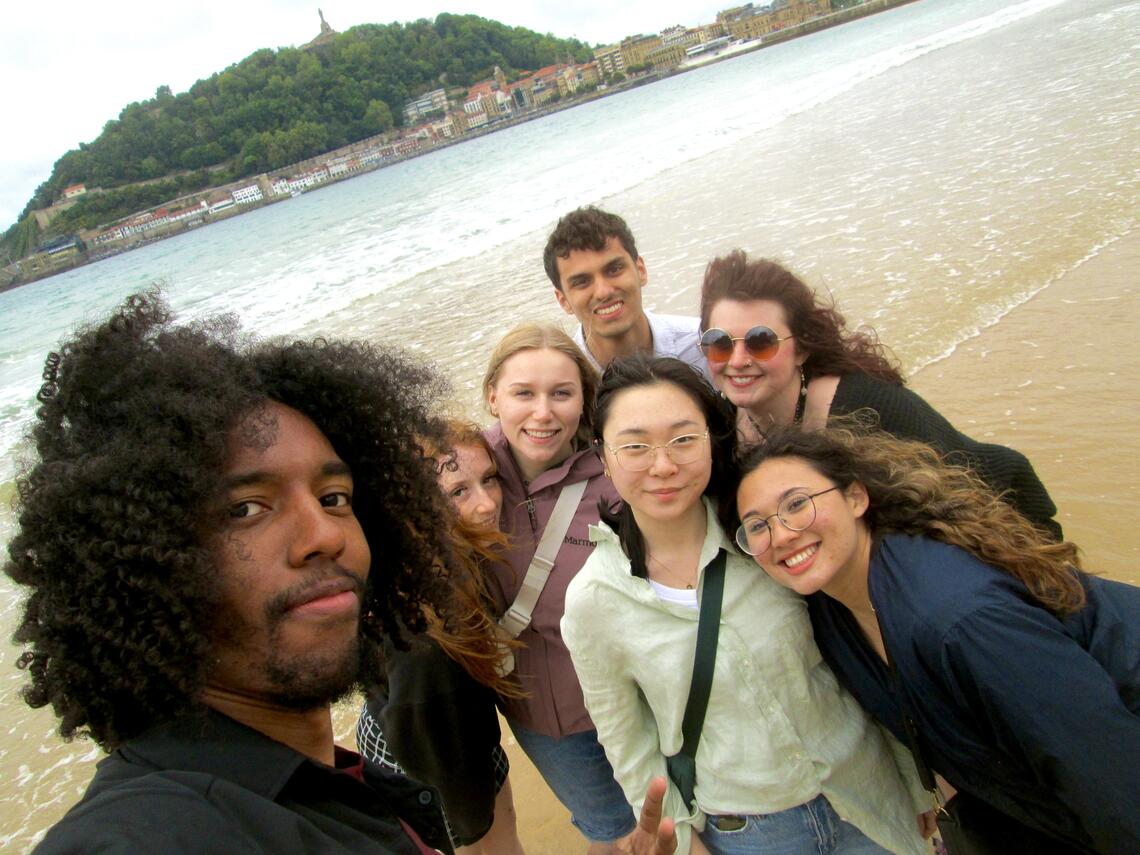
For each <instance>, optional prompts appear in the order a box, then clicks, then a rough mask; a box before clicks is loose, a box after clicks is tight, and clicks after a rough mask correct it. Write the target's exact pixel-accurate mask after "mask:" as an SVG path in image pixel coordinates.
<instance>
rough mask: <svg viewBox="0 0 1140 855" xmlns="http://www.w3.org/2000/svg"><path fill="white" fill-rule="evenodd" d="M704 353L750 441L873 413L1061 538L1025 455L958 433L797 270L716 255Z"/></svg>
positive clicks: (708, 273)
mask: <svg viewBox="0 0 1140 855" xmlns="http://www.w3.org/2000/svg"><path fill="white" fill-rule="evenodd" d="M701 330H702V334H701V335H702V337H701V349H702V350H703V351H704V353H705V358H706V359H707V360H708V364H709V371H710V373H711V374H712V377H713V381H714V382H715V383H716V385H717V387H718V388H719V389H720V391H721V393H722V394H724V395H725V397H727V398H728V399H729V400H730V401H731V402H732V403H733V404H734V405H735V406H736V407H737V420H738V421H737V425H738V429H739V431H740V434H741V438H742V439H743V440H745V441H747V442H756V441H759V440H762V439H763V438H764V436H765V435H766V434H767V433H768V432H769V431H770V430H771V429H772V428H773V427H775V426H779V425H789V424H802V425H804V426H805V427H807V428H809V429H816V428H822V427H823V426H824V425H826V424H827V420H828V418H829V417H830V416H837V415H844V414H848V413H853V412H857V411H869V412H871V413H874V416H875V419H876V420H877V423H878V425H879V426H880V427H881V428H882V429H883V430H885V431H886V432H887V433H891V434H894V435H895V436H899V437H903V438H905V439H916V440H920V441H922V442H925V443H928V444H929V445H932V446H933V447H934V448H936V449H937V450H938V451H940V452H941V453H942V454H944V455H946V456H947V457H948V459H949V460H950V461H951V462H954V463H960V464H962V465H967V466H970V467H972V468H974V469H975V470H976V471H977V473H978V474H979V475H980V476H981V477H982V478H983V479H984V480H985V481H986V482H987V483H988V484H989V485H990V486H991V487H992V488H993V489H994V490H995V491H997V492H999V493H1003V494H1005V495H1006V496H1007V499H1008V501H1009V502H1010V503H1011V504H1012V505H1013V506H1014V507H1015V508H1017V509H1018V510H1019V511H1021V512H1022V513H1023V514H1025V516H1026V517H1028V518H1029V519H1030V520H1031V521H1033V522H1034V523H1035V524H1036V525H1038V526H1041V527H1042V528H1044V529H1045V530H1046V531H1047V532H1049V533H1050V534H1051V535H1052V536H1053V537H1055V538H1057V539H1060V538H1061V526H1060V524H1059V523H1058V522H1057V521H1056V520H1055V519H1054V516H1055V515H1056V513H1057V507H1056V505H1054V504H1053V500H1052V499H1051V498H1050V496H1049V493H1048V492H1047V491H1046V490H1045V486H1044V484H1042V483H1041V480H1040V478H1038V477H1037V473H1036V472H1035V471H1034V470H1033V466H1032V465H1031V464H1030V462H1029V461H1028V460H1027V459H1026V457H1025V455H1023V454H1021V453H1020V452H1018V451H1015V450H1014V449H1011V448H1008V447H1006V446H1003V445H995V444H992V443H982V442H978V441H976V440H974V439H971V438H970V437H968V436H966V435H965V434H963V433H961V432H960V431H958V430H957V429H955V427H954V426H953V425H952V424H951V423H950V422H949V421H947V420H946V418H944V417H943V416H942V415H941V414H940V413H939V412H938V411H937V410H935V409H934V408H933V407H932V406H930V404H928V403H927V402H926V401H925V400H923V399H922V398H921V397H919V396H918V395H917V394H915V393H914V392H913V391H911V390H910V389H908V388H907V387H906V381H905V379H904V378H903V376H902V374H900V373H899V370H898V368H897V367H896V366H895V365H893V364H892V362H891V361H890V360H889V359H888V358H887V355H886V350H885V348H884V347H883V345H882V344H881V343H880V342H879V341H878V338H877V337H876V336H875V334H874V333H873V332H869V331H862V330H860V331H850V330H848V329H846V326H845V321H844V319H843V316H842V315H841V314H839V312H838V311H836V309H835V306H834V305H833V304H830V303H823V302H820V300H819V299H818V297H817V295H816V294H815V293H814V292H813V291H812V290H811V289H809V288H808V287H807V285H805V284H804V283H803V282H802V281H801V280H800V279H799V277H797V276H796V275H795V274H794V273H792V272H791V271H789V270H787V269H786V268H784V267H782V266H781V265H779V264H777V263H776V262H775V261H771V260H768V259H763V258H761V259H756V260H752V261H750V260H749V259H748V257H747V255H746V254H745V253H744V252H743V251H742V250H734V251H733V252H731V253H729V254H728V255H726V256H723V257H721V258H714V259H713V260H712V261H711V262H709V265H708V267H707V268H706V270H705V277H704V282H703V284H702V285H701Z"/></svg>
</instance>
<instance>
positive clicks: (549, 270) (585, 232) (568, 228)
mask: <svg viewBox="0 0 1140 855" xmlns="http://www.w3.org/2000/svg"><path fill="white" fill-rule="evenodd" d="M610 238H617V239H618V242H619V243H620V244H621V245H622V248H623V249H624V250H625V251H626V252H628V253H629V257H630V258H631V259H633V260H634V261H637V244H636V243H634V240H633V232H631V231H630V230H629V226H628V225H626V222H625V220H623V219H622V218H621V217H619V216H618V215H617V214H611V213H609V212H608V211H603V210H602V209H601V208H595V207H594V206H593V205H587V206H586V207H584V208H578V209H577V210H574V211H571V212H570V213H569V214H567V215H566V216H564V217H563V218H562V219H560V220H559V221H558V225H556V226H555V227H554V231H552V232H551V233H550V237H549V238H547V240H546V249H544V250H543V252H542V264H543V266H544V267H545V268H546V275H547V276H549V277H550V281H551V282H553V283H554V287H555V288H557V289H558V290H559V291H561V290H562V282H561V280H560V279H559V278H558V259H560V258H569V257H570V253H571V252H573V251H575V250H581V249H585V250H591V251H593V252H600V251H601V250H603V249H605V248H606V243H607V242H608V241H609V239H610Z"/></svg>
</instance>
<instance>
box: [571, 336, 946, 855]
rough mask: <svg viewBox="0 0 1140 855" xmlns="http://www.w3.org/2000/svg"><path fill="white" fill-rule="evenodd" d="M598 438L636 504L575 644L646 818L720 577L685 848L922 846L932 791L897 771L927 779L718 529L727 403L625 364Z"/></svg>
mask: <svg viewBox="0 0 1140 855" xmlns="http://www.w3.org/2000/svg"><path fill="white" fill-rule="evenodd" d="M594 434H595V440H596V443H597V447H598V453H599V455H600V456H601V457H602V460H603V462H604V464H605V467H606V470H607V472H608V473H609V475H610V477H611V478H612V480H613V483H614V487H615V488H616V490H617V492H618V494H619V495H620V496H621V499H622V502H621V503H620V504H618V505H615V506H606V507H602V508H601V511H602V519H603V521H604V522H603V523H602V524H601V525H599V526H597V527H594V528H593V529H592V532H591V536H592V537H593V539H594V540H595V541H596V542H597V546H596V547H595V550H594V552H593V554H592V555H591V556H590V558H589V559H587V561H586V563H585V565H584V566H583V568H582V570H581V571H580V572H579V573H578V575H577V576H576V577H575V578H574V580H573V581H572V582H571V583H570V587H569V589H568V591H567V594H566V613H565V616H564V617H563V619H562V636H563V638H564V639H565V641H566V644H567V646H568V647H569V649H570V653H571V656H572V657H573V660H574V666H575V669H576V670H577V673H578V678H579V680H580V681H581V685H582V690H583V693H584V695H585V699H586V706H587V708H588V709H589V711H590V715H591V717H592V719H593V721H594V724H595V726H596V727H597V729H598V737H599V739H600V740H601V742H602V745H603V746H604V747H605V749H606V754H607V756H608V757H609V758H610V762H611V764H612V765H613V768H614V773H615V775H616V777H617V780H618V782H619V783H620V784H621V785H622V788H623V789H624V791H625V794H626V797H627V798H628V799H629V800H630V802H631V803H633V804H634V805H635V807H640V804H641V800H642V798H643V796H644V794H645V792H646V789H647V786H648V784H649V783H650V781H652V780H653V779H654V778H656V777H658V776H662V775H664V774H665V773H666V768H667V760H666V758H667V757H670V756H671V755H675V754H677V753H678V752H679V751H680V749H681V747H682V744H683V743H685V742H686V740H685V737H684V730H685V729H686V726H685V725H684V724H683V722H684V720H685V719H686V718H688V715H687V713H686V707H687V706H688V697H689V693H690V682H691V681H692V682H696V681H695V680H693V679H692V678H693V672H694V650H695V646H696V638H697V634H698V623H700V622H701V621H703V620H705V618H704V617H703V616H702V609H703V608H707V606H708V604H707V603H705V597H706V596H708V597H709V598H710V599H711V601H712V602H713V603H715V602H717V593H715V592H716V591H717V586H718V584H719V582H718V581H716V580H720V579H722V580H723V593H722V594H721V595H720V597H719V601H720V615H719V618H718V619H716V621H715V625H716V626H717V627H718V633H717V637H716V640H715V642H714V645H715V655H714V657H713V660H714V664H713V665H712V667H711V673H712V679H711V685H710V687H709V690H708V695H707V709H706V713H705V717H704V722H703V726H702V727H701V728H700V731H699V742H698V743H697V747H696V749H695V751H694V752H693V753H692V756H693V759H694V760H695V769H696V772H695V787H694V788H693V800H692V801H689V800H688V799H687V798H686V797H685V796H683V795H682V787H683V786H684V784H681V785H680V786H678V783H679V782H678V781H677V780H674V781H673V782H671V783H670V785H669V787H668V790H667V792H666V796H665V803H664V811H665V815H666V816H669V817H672V818H673V819H675V820H676V823H677V825H676V829H677V838H678V849H677V851H678V852H680V853H682V855H684V853H687V852H696V853H705V852H711V853H714V855H736V854H737V853H741V855H743V853H755V852H795V853H800V852H809V851H810V852H819V853H846V855H854V853H860V855H871V853H875V855H882V853H885V852H888V851H889V852H903V853H911V852H913V853H922V852H925V851H926V846H925V844H924V842H923V839H922V836H921V835H920V833H919V823H918V822H916V817H918V815H919V812H920V810H921V807H920V799H919V797H921V795H922V793H921V789H919V788H918V787H914V788H913V790H912V789H910V788H908V778H907V777H905V775H904V773H903V772H902V771H900V767H899V766H898V765H896V763H897V759H899V758H901V759H902V760H905V761H907V768H908V772H909V775H910V779H909V780H913V778H914V772H913V766H912V765H911V764H910V763H909V760H908V758H906V757H905V753H904V752H902V751H901V747H899V746H895V747H896V748H899V749H900V753H899V755H898V757H896V755H895V754H894V753H892V745H891V742H890V740H889V738H888V737H887V736H886V735H885V734H884V733H883V732H882V731H881V730H880V729H879V728H877V727H876V726H875V725H874V724H873V723H872V722H871V721H870V719H869V717H868V716H867V715H866V714H865V713H864V712H863V711H862V710H861V709H860V708H859V706H858V704H857V703H856V702H855V701H854V699H853V698H852V697H851V696H850V695H848V694H847V693H846V692H844V691H843V690H842V689H840V688H839V686H838V684H837V682H836V680H835V677H834V676H833V675H832V674H831V672H830V671H829V669H828V668H827V666H826V665H825V664H823V662H822V660H821V658H820V655H819V651H818V649H817V648H816V646H815V643H814V642H813V641H812V634H811V625H810V622H809V620H808V616H807V609H806V606H805V604H804V601H803V599H802V598H800V597H798V596H796V595H795V594H793V593H792V592H790V591H787V590H785V589H783V588H781V587H780V586H779V585H777V584H775V583H774V582H772V580H771V579H769V578H768V577H767V576H765V575H764V574H763V573H759V572H757V570H756V568H755V566H754V565H753V564H752V563H751V562H750V561H749V560H748V559H747V558H746V557H745V556H744V555H742V554H740V553H739V552H737V551H736V550H735V549H734V548H733V546H732V542H731V541H730V540H729V539H728V538H727V537H726V536H725V534H724V531H723V529H722V528H721V526H720V524H719V523H718V521H717V517H716V512H715V504H714V501H713V498H714V497H715V496H716V495H717V494H723V493H724V492H725V491H731V490H732V488H733V485H734V484H735V479H734V473H733V456H732V452H733V446H734V440H735V429H734V425H733V416H732V413H731V411H730V408H729V407H728V406H727V405H726V404H725V403H724V402H723V401H722V399H720V398H719V397H718V396H717V394H716V392H715V390H714V389H713V388H712V387H711V386H709V385H708V383H707V382H706V381H705V380H704V379H703V378H702V377H701V376H700V375H699V374H697V373H696V372H695V371H694V370H693V369H692V368H691V367H690V366H688V365H686V364H685V363H683V362H681V361H679V360H676V359H670V358H653V359H651V358H647V357H643V356H636V357H630V358H626V359H619V360H616V361H615V362H613V363H611V365H610V367H609V368H608V369H607V370H606V373H605V374H604V375H603V377H602V382H601V386H600V388H599V392H598V398H597V409H596V412H595V419H594ZM710 579H713V580H714V581H712V582H709V580H710ZM710 590H711V591H713V592H714V593H711V594H710V593H708V592H709V591H710ZM702 604H703V605H702ZM706 625H707V624H706Z"/></svg>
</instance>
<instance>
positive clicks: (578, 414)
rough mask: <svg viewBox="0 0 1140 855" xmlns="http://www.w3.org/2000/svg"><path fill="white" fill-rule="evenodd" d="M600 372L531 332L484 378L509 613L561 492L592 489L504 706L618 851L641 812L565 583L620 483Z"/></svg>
mask: <svg viewBox="0 0 1140 855" xmlns="http://www.w3.org/2000/svg"><path fill="white" fill-rule="evenodd" d="M596 386H597V376H596V374H595V372H594V369H593V367H592V366H591V365H590V363H589V362H588V361H587V360H586V357H585V356H584V355H583V354H582V352H581V351H580V350H579V349H578V347H577V346H576V345H575V344H574V342H573V341H572V340H571V339H570V337H569V336H567V335H566V334H565V333H564V332H562V331H561V330H559V329H558V328H557V327H552V326H541V325H537V324H523V325H522V326H518V327H516V328H515V329H513V330H511V331H510V332H509V333H507V334H506V335H505V336H504V337H503V339H502V340H501V341H500V342H499V343H498V345H497V346H496V348H495V350H494V352H493V353H492V355H491V359H490V361H489V363H488V365H487V371H486V373H485V375H484V378H483V394H484V399H485V401H486V404H487V408H488V409H489V411H490V413H491V415H493V416H494V417H495V418H496V419H497V423H496V424H495V425H494V426H493V427H491V428H490V429H489V430H488V431H487V433H486V436H487V440H488V442H489V443H490V445H491V449H492V451H493V452H494V455H495V460H496V462H497V464H498V467H499V478H500V481H501V484H502V490H503V513H502V527H503V531H504V532H505V533H506V534H507V537H508V539H509V544H510V548H509V550H508V552H507V556H506V557H507V562H508V563H507V565H506V566H502V565H500V566H498V567H497V568H496V570H497V572H496V573H495V575H494V578H493V582H494V583H496V584H495V587H496V597H497V599H498V603H499V607H500V609H502V610H506V609H507V608H508V606H510V605H511V604H512V603H514V602H515V601H516V598H517V597H518V595H519V592H520V590H521V589H522V587H523V580H524V579H525V578H526V576H527V571H528V569H529V568H530V565H531V562H532V559H533V558H534V557H535V552H536V550H537V548H538V544H539V542H540V540H541V538H542V535H543V533H544V531H545V529H546V526H547V524H548V522H549V521H550V517H551V514H552V513H553V511H554V508H555V505H556V503H557V501H558V499H559V497H560V495H561V494H562V492H563V490H568V489H570V488H572V487H575V486H581V487H584V490H583V492H582V493H581V496H580V498H579V499H578V500H577V501H576V504H575V506H574V507H573V508H572V509H571V510H572V516H571V518H570V520H569V526H568V527H567V528H566V530H565V533H564V534H562V535H561V537H560V538H559V541H560V542H559V543H558V544H557V554H556V557H555V559H554V566H553V569H552V570H551V572H550V576H549V578H548V579H547V581H546V583H545V585H544V586H543V588H542V593H541V594H540V596H539V597H538V600H537V602H536V603H535V605H534V608H533V610H532V613H531V614H530V616H529V621H528V622H527V625H526V627H525V628H524V629H523V630H522V631H521V633H520V634H519V636H518V640H519V641H520V642H522V647H521V648H520V649H518V650H517V651H516V652H515V660H516V663H517V667H516V669H515V674H516V676H517V678H518V681H519V685H520V687H521V689H522V691H523V695H522V696H521V697H517V698H508V699H505V701H504V704H503V709H504V713H505V715H506V718H507V721H508V722H509V723H510V726H511V730H512V731H513V732H514V734H515V738H516V739H517V740H518V743H519V745H520V746H521V747H522V749H523V751H525V752H526V754H527V756H528V757H529V758H530V759H531V761H532V762H533V763H534V765H535V766H536V767H537V768H538V770H539V772H540V773H541V774H542V776H543V778H544V779H545V780H546V782H547V784H549V785H550V788H551V789H552V790H553V791H554V794H555V795H556V796H557V797H558V799H559V800H560V801H561V802H562V804H563V805H565V806H566V808H567V809H568V810H569V811H570V813H571V818H572V821H573V823H574V825H575V826H576V827H577V828H578V830H579V831H581V832H582V834H583V835H584V836H585V837H586V838H587V839H588V840H589V841H590V843H589V848H588V850H587V851H588V852H589V853H590V855H605V853H614V852H617V851H619V850H618V849H617V843H618V841H619V840H621V839H622V838H624V837H625V836H626V835H628V834H629V833H630V832H631V831H633V828H634V825H635V822H634V817H633V812H632V810H631V809H630V806H629V804H628V803H627V802H626V800H625V796H624V795H623V793H622V790H621V788H620V787H619V786H618V784H617V782H616V781H615V780H614V776H613V769H612V768H611V767H610V764H609V761H608V760H607V759H606V756H605V752H604V751H603V750H602V747H601V746H600V745H599V744H598V740H597V733H596V732H595V729H594V723H593V722H592V721H591V720H590V716H589V714H588V713H587V712H586V706H585V704H584V702H583V700H582V690H581V688H580V687H579V686H578V678H577V676H575V674H574V666H573V664H572V663H571V661H570V654H569V652H568V651H567V650H566V645H565V643H564V642H563V641H562V632H561V630H560V629H559V621H561V619H562V610H563V606H564V599H565V595H566V586H567V585H568V584H569V583H570V580H571V579H573V578H574V575H575V574H576V573H577V572H578V571H579V569H581V567H582V564H583V562H584V561H585V560H586V558H587V557H589V555H590V553H591V552H592V551H593V544H591V543H590V541H589V539H588V533H587V529H588V527H589V525H590V524H591V523H594V522H597V520H598V501H599V499H605V500H607V501H608V500H612V498H613V497H614V493H613V486H612V484H611V483H610V480H609V479H608V478H607V477H605V475H604V474H603V473H602V464H601V461H600V460H598V457H597V455H596V454H594V452H593V450H592V449H591V447H590V436H591V432H592V425H593V415H594V391H595V388H596Z"/></svg>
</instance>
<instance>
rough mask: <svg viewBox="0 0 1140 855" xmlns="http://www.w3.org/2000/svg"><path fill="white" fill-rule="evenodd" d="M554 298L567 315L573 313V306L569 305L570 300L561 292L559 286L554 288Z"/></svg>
mask: <svg viewBox="0 0 1140 855" xmlns="http://www.w3.org/2000/svg"><path fill="white" fill-rule="evenodd" d="M554 299H555V300H557V301H558V305H559V306H561V307H562V311H564V312H565V313H566V314H568V315H572V314H574V307H573V306H571V305H570V301H569V300H567V299H566V295H565V294H563V293H562V289H561V288H555V289H554Z"/></svg>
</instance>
